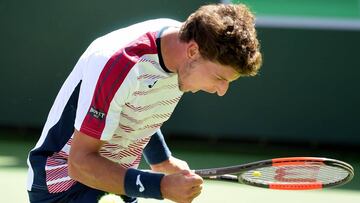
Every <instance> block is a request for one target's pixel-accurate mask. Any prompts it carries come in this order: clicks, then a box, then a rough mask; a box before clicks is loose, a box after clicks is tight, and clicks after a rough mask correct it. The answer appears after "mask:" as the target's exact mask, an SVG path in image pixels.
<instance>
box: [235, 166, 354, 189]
mask: <svg viewBox="0 0 360 203" xmlns="http://www.w3.org/2000/svg"><path fill="white" fill-rule="evenodd" d="M348 175H349V172H348V171H347V170H345V169H343V168H339V167H334V166H328V165H322V164H312V165H289V166H269V167H263V168H259V169H256V170H251V171H248V172H245V173H243V174H241V175H240V177H239V178H240V179H241V180H243V181H246V182H253V183H259V184H272V183H289V184H292V183H301V184H316V183H319V182H321V183H322V184H325V185H326V184H333V183H336V182H340V181H342V180H344V179H346V177H347V176H348Z"/></svg>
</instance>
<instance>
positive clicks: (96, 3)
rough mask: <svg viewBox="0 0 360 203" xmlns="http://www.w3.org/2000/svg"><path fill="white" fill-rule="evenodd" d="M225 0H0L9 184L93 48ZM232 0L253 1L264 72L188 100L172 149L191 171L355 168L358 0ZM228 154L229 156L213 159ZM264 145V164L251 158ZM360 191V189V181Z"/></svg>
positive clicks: (168, 127) (1, 139)
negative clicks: (300, 158) (339, 163)
mask: <svg viewBox="0 0 360 203" xmlns="http://www.w3.org/2000/svg"><path fill="white" fill-rule="evenodd" d="M216 2H219V1H211V0H193V1H171V0H152V1H145V0H139V1H118V0H103V1H100V0H86V1H85V0H77V1H70V0H63V1H46V0H37V1H24V0H11V1H6V0H0V29H1V32H0V97H1V99H0V107H1V111H0V112H1V113H0V115H1V116H0V143H1V146H0V174H1V177H13V176H11V175H9V174H13V173H16V171H17V170H19V171H20V172H19V173H20V174H21V175H20V176H19V175H16V177H17V178H19V177H21V178H23V177H25V170H26V166H25V159H26V153H27V151H28V150H29V149H30V148H31V147H32V146H33V145H34V144H35V142H36V140H37V138H38V137H39V135H40V131H41V128H42V125H43V124H44V122H45V120H46V117H47V113H48V111H49V109H50V107H51V105H52V102H53V101H54V99H55V96H56V94H57V92H58V90H59V89H60V87H61V85H62V83H63V82H64V80H65V78H66V77H67V75H68V74H69V73H70V71H71V70H72V68H73V66H74V65H75V63H76V62H77V59H78V58H79V57H80V55H81V54H82V53H83V52H84V51H85V49H86V48H87V46H88V45H89V44H90V43H91V42H92V41H93V40H94V39H96V38H97V37H100V36H102V35H104V34H106V33H108V32H111V31H112V30H115V29H118V28H121V27H124V26H127V25H130V24H133V23H136V22H139V21H143V20H147V19H151V18H159V17H167V18H174V19H177V20H180V21H184V20H185V19H186V17H187V16H188V15H189V14H190V13H192V12H193V11H195V10H196V9H197V8H198V7H199V6H201V5H203V4H207V3H216ZM224 2H227V3H230V1H224ZM232 2H235V3H239V2H240V3H246V4H247V5H248V6H249V7H250V8H251V9H252V11H254V13H255V14H256V17H257V20H256V27H257V30H258V38H259V39H260V43H261V47H262V53H263V57H264V65H263V67H262V68H261V71H260V73H259V75H258V76H256V77H251V78H241V79H240V80H238V81H235V82H233V83H232V84H231V87H230V89H229V91H228V93H227V94H226V95H225V96H224V97H217V96H215V95H209V94H206V93H198V94H185V95H184V97H183V98H182V99H181V101H180V103H179V105H178V106H177V108H176V110H175V112H174V114H173V116H172V117H171V118H170V120H169V121H168V122H166V123H165V124H164V126H163V128H162V129H163V132H164V134H165V136H166V139H167V140H168V141H169V144H170V145H171V146H172V147H173V148H174V150H175V152H178V153H179V156H180V157H182V156H183V157H184V158H187V159H190V161H189V163H190V164H192V166H194V167H211V166H208V165H206V164H209V163H211V164H212V165H216V164H220V165H227V163H228V164H230V162H231V161H229V159H224V157H227V158H229V157H233V159H232V162H233V164H234V163H235V161H234V160H235V157H237V158H236V159H237V160H238V159H241V160H242V161H243V160H247V161H256V160H255V159H256V158H258V159H259V158H271V157H272V156H287V155H313V156H315V155H322V156H333V158H342V159H345V161H347V160H350V161H352V163H354V164H355V165H356V166H358V165H357V164H358V163H359V162H360V160H359V158H357V157H358V156H356V152H355V151H356V149H357V148H359V147H360V116H359V115H360V107H359V104H360V93H359V92H360V60H359V58H360V51H359V46H360V0H343V1H339V0H291V1H286V0H266V1H265V0H243V1H238V0H235V1H232ZM194 141H196V142H194ZM179 143H180V144H179ZM184 143H186V144H184ZM244 143H245V144H246V146H245V147H243V148H241V147H240V148H241V149H238V151H237V150H236V148H239V146H243V145H242V144H244ZM219 145H222V148H221V150H220V151H221V153H220V154H222V152H224V153H223V154H222V157H220V156H217V155H219V154H212V153H211V151H216V150H217V147H218V146H219ZM184 146H185V147H184ZM190 146H191V148H190ZM195 146H197V147H199V146H201V147H203V148H200V151H197V152H198V153H205V154H206V153H207V154H211V156H210V155H209V157H208V159H206V160H207V161H205V162H204V163H201V162H199V160H198V159H194V157H197V155H196V152H194V153H195V154H187V153H188V152H189V151H190V152H192V150H194V148H195ZM206 146H209V147H208V148H207V147H206ZM267 147H268V148H267ZM274 147H275V148H274ZM214 148H215V149H214ZM259 148H262V149H264V150H263V151H262V152H261V153H260V154H262V155H260V156H257V157H253V155H255V154H259V152H258V150H257V149H259ZM294 148H296V149H297V150H300V151H295V152H294V151H292V149H294ZM300 148H301V149H300ZM177 150H178V151H177ZM197 150H198V149H197ZM312 150H314V151H312ZM274 151H276V153H274ZM225 152H227V153H225ZM234 154H236V155H234ZM239 154H245V156H246V157H238V156H240V155H239ZM192 157H193V158H192ZM201 157H204V154H202V155H201ZM249 157H250V158H249ZM208 160H211V161H212V162H209V161H208ZM203 161H204V160H203ZM225 161H226V163H224V162H225ZM354 180H355V179H354ZM23 181H25V180H23ZM9 182H13V181H12V180H10V181H9ZM353 182H354V181H353ZM6 183H7V182H6ZM9 184H10V183H9ZM352 184H354V185H355V186H353V187H352V189H357V190H360V186H359V180H356V183H352ZM10 185H11V184H10ZM7 186H9V185H7ZM0 187H1V189H3V188H5V185H4V184H3V183H2V182H1V181H0ZM10 188H11V187H10ZM14 188H15V187H14ZM4 194H5V193H4ZM6 194H9V193H6ZM10 194H11V193H10ZM23 194H25V193H23ZM357 197H359V196H357ZM204 201H205V200H204ZM204 201H199V202H204ZM247 201H252V200H249V199H248V200H247ZM0 202H3V201H0ZM4 202H5V200H4ZM18 202H23V201H18ZM252 202H254V201H252ZM318 202H319V201H318ZM324 202H327V200H324Z"/></svg>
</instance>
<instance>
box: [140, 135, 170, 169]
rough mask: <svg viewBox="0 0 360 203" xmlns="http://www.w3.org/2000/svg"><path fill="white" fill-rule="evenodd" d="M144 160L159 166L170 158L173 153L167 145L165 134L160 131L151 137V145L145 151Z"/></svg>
mask: <svg viewBox="0 0 360 203" xmlns="http://www.w3.org/2000/svg"><path fill="white" fill-rule="evenodd" d="M143 154H144V158H145V160H146V162H147V163H148V164H150V165H153V164H159V163H161V162H163V161H166V160H168V159H169V158H170V156H171V152H170V149H169V147H168V146H167V145H166V142H165V139H164V136H163V134H162V133H161V131H160V129H159V130H158V131H156V133H155V134H154V135H152V136H151V139H150V141H149V143H148V144H147V145H146V146H145V148H144V150H143Z"/></svg>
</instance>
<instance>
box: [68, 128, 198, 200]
mask: <svg viewBox="0 0 360 203" xmlns="http://www.w3.org/2000/svg"><path fill="white" fill-rule="evenodd" d="M102 145H103V141H100V140H98V139H95V138H93V137H91V136H88V135H86V134H84V133H81V132H79V131H77V130H75V132H74V138H73V140H72V142H71V149H70V154H69V160H68V161H69V162H68V164H69V175H70V177H71V178H72V179H74V180H76V181H79V182H81V183H83V184H85V185H87V186H89V187H92V188H96V189H99V190H102V191H106V192H110V193H114V194H126V190H125V187H126V185H127V184H126V183H125V179H126V175H128V174H127V172H128V170H127V169H126V168H123V167H122V166H120V165H119V164H117V163H115V162H112V161H110V160H108V159H107V158H105V157H103V156H101V155H100V154H99V150H100V148H101V146H102ZM132 172H134V169H132ZM135 172H136V171H135ZM139 172H140V171H139ZM145 175H150V176H151V175H152V174H145ZM154 176H155V175H154ZM130 184H132V185H135V184H136V183H135V182H134V183H130ZM143 184H145V183H143ZM152 184H153V183H151V182H150V183H149V185H152ZM201 184H202V179H201V178H200V177H199V176H197V175H195V174H193V173H191V172H190V171H182V172H181V173H177V174H171V175H166V176H164V177H162V179H161V183H160V186H158V187H159V188H158V190H160V192H161V194H162V197H163V198H167V199H170V200H173V201H175V202H182V203H187V202H191V201H192V200H193V199H194V198H195V197H196V196H198V195H199V194H200V191H201ZM135 186H137V185H135ZM155 189H156V188H155ZM128 191H129V190H128ZM126 195H129V194H126Z"/></svg>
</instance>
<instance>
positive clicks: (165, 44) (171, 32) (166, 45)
mask: <svg viewBox="0 0 360 203" xmlns="http://www.w3.org/2000/svg"><path fill="white" fill-rule="evenodd" d="M184 48H185V47H184V43H182V42H180V39H179V28H175V27H170V28H168V29H167V30H165V31H164V33H163V35H162V36H161V53H162V56H163V61H164V64H165V66H166V67H167V68H168V69H169V70H170V71H171V72H173V73H177V72H178V69H179V64H180V62H181V61H182V60H183V56H182V53H184Z"/></svg>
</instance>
